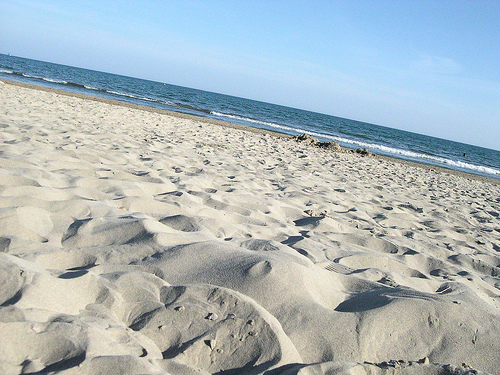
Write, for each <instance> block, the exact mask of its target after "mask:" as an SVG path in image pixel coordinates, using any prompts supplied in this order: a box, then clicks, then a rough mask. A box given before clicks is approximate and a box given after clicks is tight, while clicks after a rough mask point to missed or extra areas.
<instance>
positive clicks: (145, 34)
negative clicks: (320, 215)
mask: <svg viewBox="0 0 500 375" xmlns="http://www.w3.org/2000/svg"><path fill="white" fill-rule="evenodd" d="M0 9H1V12H0V53H11V54H12V55H16V56H22V57H27V58H33V59H39V60H44V61H50V62H56V63H61V64H67V65H73V66H78V67H83V68H90V69H96V70H101V71H106V72H112V73H118V74H124V75H129V76H133V77H140V78H146V79H151V80H156V81H161V82H167V83H172V84H177V85H182V86H188V87H193V88H198V89H203V90H208V91H215V92H223V93H226V94H231V95H236V96H241V97H245V98H251V99H257V100H262V101H267V102H272V103H277V104H282V105H287V106H292V107H297V108H302V109H308V110H312V111H317V112H321V113H327V114H331V115H334V116H340V117H346V118H350V119H355V120H360V121H365V122H370V123H375V124H378V125H383V126H389V127H394V128H399V129H404V130H408V131H413V132H417V133H423V134H428V135H433V136H437V137H441V138H447V139H453V140H457V141H461V142H465V143H471V144H475V145H479V146H484V147H489V148H493V149H497V150H498V149H500V25H499V23H498V22H499V20H500V1H497V0H494V1H493V0H491V1H481V0H470V1H465V0H464V1H459V0H457V1H451V0H450V1H437V0H436V1H424V0H414V1H404V0H400V1H375V0H372V1H368V0H366V1H356V0H349V1H348V0H345V1H312V0H311V1H259V0H251V1H238V0H232V1H217V0H215V1H194V0H184V1H127V2H125V1H110V0H100V1H93V0H87V1H78V2H77V1H62V0H61V1H57V0H39V1H3V0H0Z"/></svg>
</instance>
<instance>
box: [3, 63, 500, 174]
mask: <svg viewBox="0 0 500 375" xmlns="http://www.w3.org/2000/svg"><path fill="white" fill-rule="evenodd" d="M0 78H5V79H9V80H12V81H19V82H24V83H30V84H35V85H39V86H46V87H52V88H56V89H62V90H66V91H71V92H76V93H81V94H88V95H93V96H99V97H103V98H107V99H114V100H120V101H124V102H129V103H134V104H140V105H144V106H149V107H155V108H160V109H167V110H170V111H177V112H183V113H189V114H193V115H198V116H203V117H208V118H212V119H217V120H223V121H227V122H231V123H235V124H239V125H245V126H251V127H257V128H262V129H267V130H273V131H278V132H282V133H287V134H291V135H296V134H302V133H307V134H310V135H312V136H314V137H316V138H318V139H319V140H321V141H336V142H338V143H339V144H340V145H341V146H344V147H348V148H367V149H369V150H371V151H372V152H374V153H377V154H381V155H386V156H392V157H396V158H400V159H405V160H410V161H415V162H419V163H423V164H430V165H435V166H440V167H445V168H449V169H453V170H457V171H462V172H468V173H474V174H477V175H482V176H486V177H492V178H496V179H500V151H497V150H491V149H487V148H482V147H477V146H472V145H468V144H464V143H459V142H454V141H450V140H445V139H440V138H435V137H430V136H426V135H422V134H416V133H411V132H407V131H403V130H398V129H392V128H388V127H384V126H380V125H374V124H368V123H364V122H359V121H354V120H349V119H345V118H341V117H335V116H331V115H325V114H321V113H315V112H310V111H305V110H300V109H296V108H290V107H285V106H281V105H276V104H270V103H264V102H260V101H255V100H250V99H244V98H239V97H235V96H230V95H224V94H219V93H214V92H208V91H203V90H197V89H192V88H187V87H181V86H176V85H171V84H168V83H163V82H154V81H148V80H144V79H139V78H132V77H126V76H121V75H116V74H110V73H104V72H98V71H94V70H88V69H81V68H76V67H71V66H65V65H59V64H53V63H49V62H43V61H37V60H31V59H26V58H21V57H15V56H9V55H4V54H0Z"/></svg>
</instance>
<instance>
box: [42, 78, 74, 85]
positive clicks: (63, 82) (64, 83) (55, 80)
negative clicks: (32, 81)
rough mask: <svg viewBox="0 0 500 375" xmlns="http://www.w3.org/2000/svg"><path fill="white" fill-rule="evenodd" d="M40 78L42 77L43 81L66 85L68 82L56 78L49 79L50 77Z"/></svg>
mask: <svg viewBox="0 0 500 375" xmlns="http://www.w3.org/2000/svg"><path fill="white" fill-rule="evenodd" d="M41 79H43V80H44V81H47V82H52V83H60V84H62V85H66V84H67V83H68V82H66V81H61V80H58V79H51V78H41Z"/></svg>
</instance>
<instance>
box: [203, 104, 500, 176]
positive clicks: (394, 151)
mask: <svg viewBox="0 0 500 375" xmlns="http://www.w3.org/2000/svg"><path fill="white" fill-rule="evenodd" d="M210 114H212V115H213V116H218V117H226V118H230V119H233V120H239V121H243V122H249V123H254V124H260V125H264V126H268V127H272V128H275V129H280V130H282V131H285V132H288V133H290V132H293V133H297V134H301V133H306V134H309V135H311V136H313V137H318V138H323V139H327V140H330V141H335V142H339V143H343V144H346V145H352V146H357V147H361V148H367V149H370V150H372V151H377V150H378V151H382V152H383V153H385V154H389V155H393V156H398V155H399V156H401V157H402V158H410V159H417V160H423V161H428V162H431V163H434V164H440V165H444V166H450V167H452V168H460V169H464V170H470V171H475V172H480V173H484V174H488V175H493V176H500V170H497V169H494V168H490V167H486V166H482V165H475V164H471V163H466V162H463V161H460V160H452V159H447V158H443V157H439V156H433V155H427V154H422V153H419V152H414V151H409V150H403V149H399V148H395V147H389V146H384V145H381V144H377V143H368V142H362V141H358V140H354V139H349V138H345V137H341V136H336V135H331V134H324V133H318V132H314V131H310V130H306V129H301V128H295V127H292V126H287V125H281V124H278V123H274V122H267V121H261V120H255V119H252V118H248V117H244V116H239V115H235V114H228V113H221V112H217V111H211V112H210Z"/></svg>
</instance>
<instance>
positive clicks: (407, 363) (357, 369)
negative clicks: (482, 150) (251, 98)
mask: <svg viewBox="0 0 500 375" xmlns="http://www.w3.org/2000/svg"><path fill="white" fill-rule="evenodd" d="M499 265H500V185H499V184H498V183H496V181H493V180H491V181H488V180H478V179H472V178H467V176H464V175H453V174H447V173H443V172H439V171H435V170H433V169H428V168H417V167H415V166H412V165H407V164H404V163H399V162H395V161H391V160H388V159H380V158H367V157H361V156H359V155H354V154H342V153H335V152H328V151H325V150H321V149H317V148H311V147H306V146H304V145H302V144H299V143H296V142H294V141H293V140H291V139H288V138H286V137H281V138H280V137H276V136H274V135H272V134H269V133H266V132H249V131H244V130H242V129H235V128H230V127H221V126H218V125H216V124H212V123H209V122H207V121H206V120H202V119H195V118H192V117H189V116H172V115H168V114H166V113H162V112H161V111H153V110H141V109H140V108H135V107H134V108H132V107H130V106H124V105H112V104H110V103H105V102H102V100H99V101H96V100H85V99H82V98H81V97H74V96H68V95H63V94H61V93H58V92H53V91H50V90H49V91H47V90H35V89H32V88H27V87H22V86H19V85H12V84H9V83H3V82H0V285H1V287H0V304H1V307H0V322H1V323H0V373H1V374H20V373H40V374H44V373H48V374H65V375H69V374H88V375H93V374H221V375H222V374H270V375H271V374H272V375H277V374H286V375H292V374H301V375H312V374H444V373H446V374H465V373H473V371H472V370H470V368H473V369H476V370H478V371H483V372H487V373H490V374H500V354H499V353H500V310H499V308H500V299H499V296H500V290H499V289H500V277H499V276H500V267H499ZM478 373H479V372H478Z"/></svg>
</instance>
